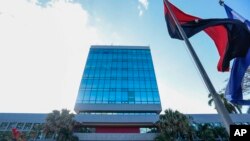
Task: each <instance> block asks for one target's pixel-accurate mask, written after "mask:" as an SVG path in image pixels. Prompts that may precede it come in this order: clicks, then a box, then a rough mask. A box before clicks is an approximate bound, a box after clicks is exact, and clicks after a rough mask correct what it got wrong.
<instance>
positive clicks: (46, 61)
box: [0, 0, 103, 112]
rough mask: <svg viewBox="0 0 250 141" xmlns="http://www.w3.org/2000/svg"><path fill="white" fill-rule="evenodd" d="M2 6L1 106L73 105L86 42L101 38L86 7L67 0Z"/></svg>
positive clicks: (45, 107) (20, 0)
mask: <svg viewBox="0 0 250 141" xmlns="http://www.w3.org/2000/svg"><path fill="white" fill-rule="evenodd" d="M13 3H14V4H13ZM0 9H1V13H2V14H1V15H0V31H1V32H0V39H1V42H0V64H1V70H0V78H1V79H0V86H1V89H0V97H1V99H0V112H50V111H51V110H53V109H61V108H68V109H71V110H72V109H73V107H74V103H75V99H76V96H77V92H78V87H79V84H80V80H81V76H82V73H83V72H82V71H83V68H84V64H85V61H86V57H87V54H88V50H89V47H90V45H91V44H101V43H103V40H102V37H103V35H102V34H101V31H99V30H98V29H97V28H96V27H93V26H91V25H90V24H89V20H90V16H89V14H88V12H87V11H86V10H85V9H83V8H82V6H81V5H80V4H79V3H76V2H74V3H73V2H71V1H65V0H62V1H61V0H55V1H50V2H47V3H46V4H45V5H41V3H39V2H38V1H36V0H30V1H26V0H8V1H0Z"/></svg>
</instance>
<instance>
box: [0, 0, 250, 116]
mask: <svg viewBox="0 0 250 141" xmlns="http://www.w3.org/2000/svg"><path fill="white" fill-rule="evenodd" d="M13 1H14V0H13ZM14 2H15V3H16V4H15V5H13V4H12V3H11V2H6V1H5V2H0V5H1V6H0V29H1V31H5V32H1V33H0V37H1V39H4V42H2V43H0V46H1V47H0V51H2V54H1V53H0V55H2V56H1V58H0V59H1V60H5V61H2V64H3V67H4V68H5V69H3V70H2V72H1V74H0V75H1V78H3V79H2V80H0V84H1V85H2V86H4V88H3V89H1V90H0V96H1V97H5V99H4V100H3V99H2V100H1V101H0V107H2V108H0V112H50V111H52V110H53V109H61V108H68V109H70V110H72V111H73V107H74V102H75V99H76V96H77V92H78V87H79V84H80V79H81V75H82V71H83V68H84V64H85V61H86V57H87V53H88V49H89V46H90V45H91V44H106V45H110V44H115V45H149V46H150V48H151V52H152V56H153V61H154V66H155V71H156V76H157V80H158V86H159V91H160V96H161V102H162V105H163V109H166V108H172V109H177V110H179V111H181V112H183V113H216V111H215V110H214V108H213V107H210V106H208V104H207V101H208V98H207V95H208V91H207V90H206V87H205V85H204V84H203V82H202V79H201V77H200V75H199V74H198V71H197V69H196V67H195V65H194V62H193V61H192V58H191V56H190V55H189V53H188V51H187V49H186V46H185V44H184V42H183V41H180V40H176V39H171V38H170V37H169V35H168V31H167V27H166V23H165V19H164V14H163V2H162V0H148V1H147V0H119V1H118V0H105V1H103V0H73V1H60V0H59V1H50V0H46V1H42V0H40V1H36V0H30V1H25V0H23V1H19V0H17V1H14ZM170 2H172V3H173V4H174V5H176V6H177V7H179V8H180V9H181V10H182V11H184V12H186V13H189V14H191V15H195V16H198V17H201V18H226V13H225V10H224V8H223V7H222V6H220V5H219V4H218V0H185V1H184V0H171V1H170ZM225 3H226V4H227V5H228V6H230V7H231V8H233V9H234V10H235V11H237V12H238V13H239V14H241V15H242V16H244V17H245V18H248V19H250V15H249V12H250V11H249V9H250V1H249V0H237V1H236V0H225ZM1 21H2V23H1ZM13 40H15V42H13ZM190 41H191V43H192V44H193V46H194V48H195V50H196V52H197V54H198V56H199V57H200V60H201V62H202V64H203V65H204V68H205V69H206V71H207V73H208V75H209V76H210V78H211V80H212V82H213V84H214V86H215V88H216V90H221V89H222V88H224V87H225V84H226V83H225V80H226V79H227V78H228V76H229V73H220V72H218V71H217V69H216V66H217V62H218V59H219V56H218V54H217V51H216V47H215V45H214V43H213V41H212V40H211V39H210V38H209V37H208V36H207V35H206V34H204V33H199V34H197V35H195V36H193V37H192V38H191V39H190ZM13 51H14V54H15V55H13ZM14 70H16V71H14ZM12 82H16V83H12ZM13 88H16V89H13ZM6 95H7V96H6ZM10 101H12V102H10ZM13 103H15V104H14V106H13ZM15 105H19V106H15ZM31 105H32V106H31ZM6 107H8V108H6Z"/></svg>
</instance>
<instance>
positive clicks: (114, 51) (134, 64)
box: [76, 47, 160, 104]
mask: <svg viewBox="0 0 250 141" xmlns="http://www.w3.org/2000/svg"><path fill="white" fill-rule="evenodd" d="M76 103H86V104H91V103H93V104H94V103H102V104H108V103H112V104H160V98H159V92H158V88H157V82H156V78H155V72H154V67H153V62H152V57H151V53H150V49H149V48H140V49H138V48H136V47H135V48H133V47H129V48H119V47H117V48H114V47H111V48H107V47H103V48H102V47H98V48H94V47H92V48H90V51H89V55H88V58H87V62H86V66H85V70H84V73H83V77H82V80H81V84H80V88H79V92H78V97H77V101H76Z"/></svg>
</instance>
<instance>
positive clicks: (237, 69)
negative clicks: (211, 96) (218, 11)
mask: <svg viewBox="0 0 250 141" xmlns="http://www.w3.org/2000/svg"><path fill="white" fill-rule="evenodd" d="M224 8H225V10H226V13H227V16H228V17H229V18H231V19H239V20H240V21H241V22H243V23H245V24H246V25H247V27H248V29H249V31H250V22H249V21H248V20H246V19H245V18H243V17H242V16H241V15H240V14H238V13H237V12H235V11H234V10H232V9H231V8H230V7H228V6H227V5H226V4H224ZM249 40H250V39H249ZM249 65H250V50H248V52H247V55H246V56H245V57H241V58H236V59H235V60H234V62H233V67H232V69H231V74H230V78H229V82H228V85H227V87H226V91H225V96H226V98H227V99H228V100H229V101H231V102H232V103H235V104H239V105H250V100H244V99H243V93H242V85H241V84H242V81H243V78H244V75H245V73H246V71H247V69H248V67H249Z"/></svg>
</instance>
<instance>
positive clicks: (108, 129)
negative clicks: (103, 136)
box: [96, 126, 140, 133]
mask: <svg viewBox="0 0 250 141" xmlns="http://www.w3.org/2000/svg"><path fill="white" fill-rule="evenodd" d="M96 133H140V128H139V127H134V126H132V127H130V126H97V127H96Z"/></svg>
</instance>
